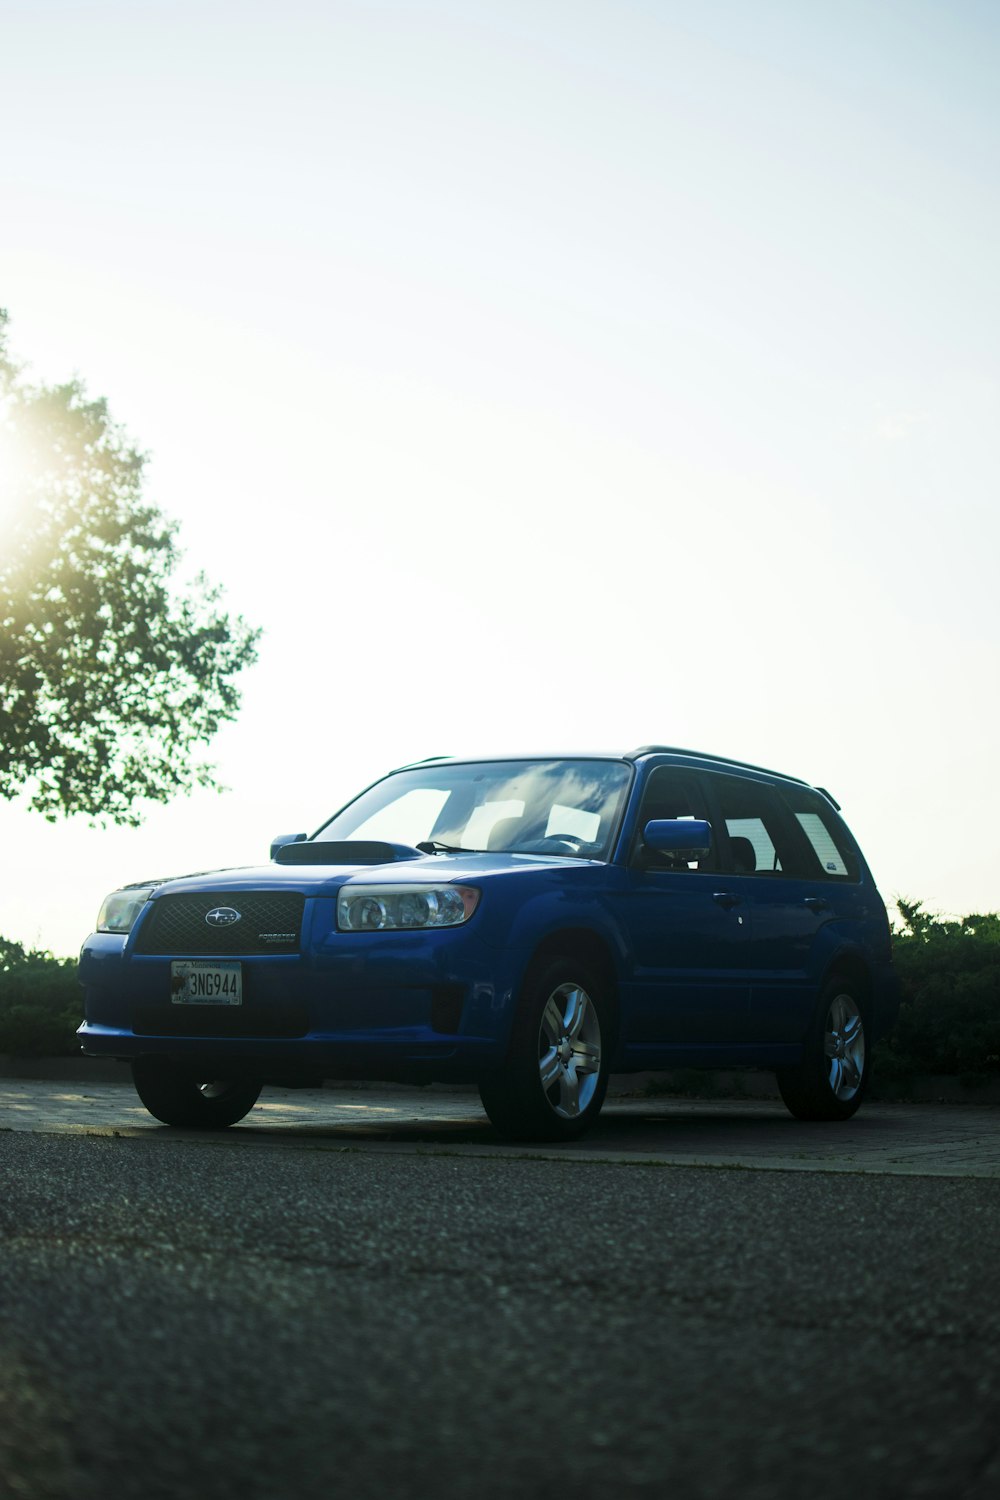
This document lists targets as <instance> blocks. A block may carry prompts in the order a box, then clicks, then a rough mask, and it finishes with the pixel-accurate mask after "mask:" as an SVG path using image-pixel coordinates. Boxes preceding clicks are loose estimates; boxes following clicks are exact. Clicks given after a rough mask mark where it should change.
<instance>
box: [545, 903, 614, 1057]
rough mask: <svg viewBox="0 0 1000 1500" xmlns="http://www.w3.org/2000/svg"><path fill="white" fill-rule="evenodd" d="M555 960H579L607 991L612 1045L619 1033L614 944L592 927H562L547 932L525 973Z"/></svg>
mask: <svg viewBox="0 0 1000 1500" xmlns="http://www.w3.org/2000/svg"><path fill="white" fill-rule="evenodd" d="M553 958H578V959H579V960H580V962H581V963H583V964H586V966H587V968H588V969H591V970H592V971H593V973H594V974H595V975H596V977H597V978H598V979H599V980H600V981H601V983H602V984H603V985H604V987H605V991H606V994H607V998H608V1001H609V1005H610V1010H611V1015H612V1036H611V1038H610V1042H611V1044H612V1045H614V1043H615V1042H616V1040H617V1033H618V967H617V965H616V963H615V957H614V951H613V949H612V947H611V944H610V943H609V942H608V941H607V939H606V938H604V937H602V936H601V934H600V933H598V932H595V931H594V929H593V928H592V927H562V928H558V929H556V930H555V931H553V932H547V933H546V934H545V936H544V937H543V938H542V939H541V941H540V942H539V943H538V944H537V945H536V946H535V949H534V951H533V952H532V955H531V959H530V960H529V963H528V965H527V968H526V969H525V973H526V974H527V973H528V972H529V971H530V970H531V969H534V968H535V967H537V966H538V965H539V964H543V963H546V962H548V961H550V960H551V959H553Z"/></svg>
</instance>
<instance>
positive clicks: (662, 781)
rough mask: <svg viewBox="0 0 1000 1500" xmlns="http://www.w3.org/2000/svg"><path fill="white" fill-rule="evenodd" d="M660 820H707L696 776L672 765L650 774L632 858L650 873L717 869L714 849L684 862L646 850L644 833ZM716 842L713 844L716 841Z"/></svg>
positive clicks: (672, 856)
mask: <svg viewBox="0 0 1000 1500" xmlns="http://www.w3.org/2000/svg"><path fill="white" fill-rule="evenodd" d="M660 818H681V819H686V820H692V819H695V818H697V819H705V820H706V821H708V803H707V801H706V798H705V793H704V791H703V789H702V787H701V785H700V783H699V781H698V780H697V778H696V777H694V776H692V775H691V774H690V773H689V772H687V771H678V770H675V769H674V768H673V767H672V766H660V767H658V768H657V769H656V770H654V771H652V772H650V775H649V779H648V781H647V782H646V786H645V790H644V791H643V794H642V802H641V804H640V807H639V819H638V823H637V826H636V831H635V836H634V838H633V844H632V858H633V860H634V861H635V862H636V863H638V864H641V865H642V867H643V868H644V869H647V870H714V869H715V868H716V866H715V860H714V849H713V850H710V851H709V853H708V854H706V855H704V856H703V857H702V858H701V859H700V860H697V859H695V860H685V859H682V858H681V857H680V856H679V855H677V854H670V853H667V852H665V851H664V850H661V849H647V848H646V847H645V845H644V844H643V840H642V830H643V829H644V828H645V826H646V824H647V823H651V822H653V821H654V820H658V819H660ZM713 842H714V841H713Z"/></svg>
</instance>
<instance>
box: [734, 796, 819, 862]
mask: <svg viewBox="0 0 1000 1500" xmlns="http://www.w3.org/2000/svg"><path fill="white" fill-rule="evenodd" d="M712 789H713V792H714V795H715V797H716V798H717V800H718V804H719V811H720V813H721V816H722V823H723V826H724V828H725V830H726V834H727V837H728V845H729V858H730V861H731V864H732V869H733V872H734V874H737V875H761V876H772V877H773V876H775V875H791V876H795V877H798V878H802V877H808V876H810V875H815V873H816V872H815V870H814V869H813V864H814V860H813V858H812V856H811V853H810V849H809V844H808V841H807V840H806V839H805V837H804V836H803V833H802V830H801V829H800V828H799V827H798V826H797V825H796V824H795V822H794V821H793V819H792V818H791V816H790V815H789V812H788V809H787V808H786V807H785V806H784V804H783V803H782V801H781V799H780V797H779V796H778V794H777V793H776V792H775V790H774V788H773V787H769V786H766V785H765V784H764V783H763V782H761V781H751V780H749V779H744V778H743V777H737V776H713V777H712Z"/></svg>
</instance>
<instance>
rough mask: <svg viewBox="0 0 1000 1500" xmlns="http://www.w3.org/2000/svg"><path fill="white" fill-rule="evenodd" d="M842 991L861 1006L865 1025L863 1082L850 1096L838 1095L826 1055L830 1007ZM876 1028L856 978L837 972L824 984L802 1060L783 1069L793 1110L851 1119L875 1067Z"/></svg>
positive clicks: (810, 1116)
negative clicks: (873, 1047) (872, 1051)
mask: <svg viewBox="0 0 1000 1500" xmlns="http://www.w3.org/2000/svg"><path fill="white" fill-rule="evenodd" d="M840 995H846V996H848V997H849V998H850V999H851V1000H853V1002H854V1004H855V1005H856V1006H857V1008H858V1013H859V1014H860V1016H861V1024H862V1026H863V1027H864V1037H865V1062H864V1069H863V1071H862V1075H861V1083H860V1085H859V1086H858V1089H857V1091H856V1092H855V1093H854V1095H853V1096H852V1097H851V1098H850V1099H838V1098H837V1096H836V1094H835V1093H834V1092H833V1090H832V1088H831V1087H830V1079H829V1067H828V1062H827V1057H826V1023H827V1018H828V1016H829V1014H830V1007H831V1005H832V1004H833V1002H834V1000H836V999H837V998H838V996H840ZM871 1038H872V1031H871V1016H870V1009H869V1007H868V1005H867V1003H866V1000H865V997H864V995H863V994H862V993H861V991H860V990H859V987H858V985H857V984H856V983H855V981H854V980H852V979H848V978H845V977H844V976H842V975H836V974H835V975H833V976H832V977H831V978H830V979H828V980H827V981H826V983H825V984H824V986H823V988H822V990H821V992H820V996H819V999H818V1001H817V1002H816V1008H815V1011H814V1012H813V1019H812V1023H811V1025H810V1027H809V1031H808V1033H807V1034H806V1038H805V1041H804V1043H803V1048H804V1055H803V1058H802V1062H801V1063H799V1065H798V1066H797V1067H794V1068H783V1069H781V1070H779V1072H778V1075H777V1078H778V1087H779V1089H780V1091H781V1096H782V1098H783V1099H784V1101H785V1104H786V1105H787V1107H788V1109H790V1110H791V1112H792V1114H793V1115H795V1116H796V1117H797V1118H798V1119H801V1120H849V1119H850V1118H851V1116H852V1115H854V1114H856V1113H857V1111H858V1110H859V1109H860V1108H861V1105H862V1104H863V1103H864V1099H865V1095H866V1094H867V1092H868V1083H869V1080H870V1078H871V1067H872V1053H871V1049H872V1040H871Z"/></svg>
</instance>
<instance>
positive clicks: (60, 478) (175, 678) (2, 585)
mask: <svg viewBox="0 0 1000 1500" xmlns="http://www.w3.org/2000/svg"><path fill="white" fill-rule="evenodd" d="M6 325H7V315H6V313H4V312H3V311H2V309H0V483H3V484H4V486H5V488H4V491H3V492H2V493H0V515H3V517H4V518H5V521H4V537H3V546H2V550H0V796H3V797H5V798H8V799H9V798H13V797H16V796H19V795H25V796H26V797H27V800H28V804H29V806H31V807H32V808H34V809H35V810H37V811H38V812H41V813H42V814H44V816H45V817H46V818H48V819H49V820H50V821H54V820H55V818H56V817H57V816H59V815H61V814H66V813H78V812H82V813H85V814H87V815H88V816H90V817H92V818H94V819H97V820H98V821H101V822H104V821H111V822H116V823H127V824H132V825H135V824H137V823H138V822H139V821H140V816H139V813H138V812H137V811H136V808H135V802H136V800H137V799H143V798H145V799H148V800H150V801H154V802H167V801H169V800H170V799H171V798H172V797H173V796H174V795H175V794H176V793H177V792H179V791H189V790H190V789H191V788H192V787H194V786H214V785H215V784H216V783H215V778H214V775H213V768H212V767H211V766H210V765H207V764H204V763H202V762H201V761H200V760H199V759H198V758H197V747H198V746H200V745H203V744H207V743H208V741H209V740H211V738H212V737H213V736H214V735H215V733H216V732H217V730H218V729H219V727H220V725H221V724H222V723H223V722H225V721H227V720H231V719H233V718H235V716H236V712H237V710H238V708H239V703H240V694H239V692H238V690H237V688H236V686H235V678H236V677H237V675H238V674H239V672H240V671H241V670H242V669H243V668H244V667H246V666H248V665H249V664H250V663H251V662H253V661H254V660H255V658H256V643H257V639H258V636H259V632H258V631H256V630H253V629H251V628H250V627H249V626H248V625H247V624H246V622H245V621H244V620H243V619H242V618H241V617H239V616H236V617H231V616H229V615H228V614H225V613H223V612H222V611H221V610H220V609H219V599H220V594H219V590H218V589H217V588H215V587H213V586H211V585H209V584H208V583H207V582H206V581H205V579H204V577H202V576H199V578H198V579H196V580H195V582H194V585H193V586H192V588H191V589H190V591H189V592H188V593H187V594H183V595H180V596H178V594H177V592H176V590H175V589H173V588H172V587H171V584H172V574H173V573H174V570H175V569H176V567H177V564H178V562H179V560H180V552H179V549H178V546H177V540H176V533H177V528H176V525H175V523H173V522H171V521H168V520H167V519H166V518H165V517H164V516H163V514H162V513H161V512H160V511H159V510H158V509H157V508H156V507H155V506H154V505H151V504H150V503H149V502H148V501H146V500H144V499H143V495H142V487H143V470H144V465H145V462H146V459H145V455H143V454H142V453H140V452H138V450H137V449H135V448H134V447H132V446H131V444H130V443H129V441H128V439H127V438H126V436H125V435H124V433H123V432H122V429H121V428H120V427H118V426H117V425H116V424H115V423H114V422H113V421H112V420H111V418H110V416H109V415H108V409H107V403H106V402H105V401H103V400H96V401H95V400H90V399H89V398H88V397H87V394H86V392H85V390H84V387H83V385H82V384H81V383H80V381H79V380H72V381H69V382H68V383H67V384H65V385H59V386H44V385H37V386H33V385H29V384H28V383H27V382H26V381H25V380H24V378H23V376H22V373H21V371H20V369H19V367H18V366H17V365H16V364H15V363H14V362H13V361H12V360H11V358H10V355H9V353H8V351H7V342H6ZM7 517H9V519H7Z"/></svg>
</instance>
